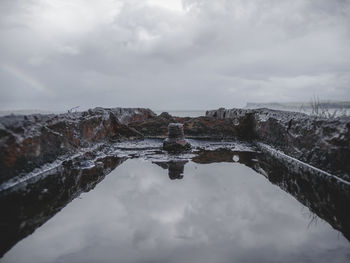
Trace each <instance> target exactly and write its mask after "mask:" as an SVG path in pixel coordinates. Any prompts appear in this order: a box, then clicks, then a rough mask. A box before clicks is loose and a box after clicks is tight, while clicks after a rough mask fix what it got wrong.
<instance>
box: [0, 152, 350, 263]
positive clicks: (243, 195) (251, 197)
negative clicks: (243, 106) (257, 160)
mask: <svg viewBox="0 0 350 263" xmlns="http://www.w3.org/2000/svg"><path fill="white" fill-rule="evenodd" d="M179 178H180V177H179ZM0 261H1V262H16V263H19V262H26V263H27V262H28V263H30V262H35V263H40V262H350V244H349V242H348V241H347V240H346V239H345V238H344V237H343V236H342V235H341V234H340V233H339V232H338V231H336V230H334V229H333V228H332V227H331V226H330V225H329V224H328V223H326V222H325V221H323V220H322V219H320V218H318V217H317V216H315V215H314V214H312V213H311V212H310V211H309V210H308V208H307V207H305V206H303V205H302V204H301V203H299V202H298V201H297V200H296V199H294V197H292V196H291V195H289V194H288V193H286V192H284V191H283V190H281V189H280V188H279V187H278V186H276V185H273V184H271V183H270V182H269V181H268V180H267V179H266V178H265V177H264V176H262V175H260V174H258V173H256V172H255V171H254V170H252V169H250V168H248V167H246V166H244V165H243V164H239V163H212V164H196V163H193V162H189V163H187V164H186V165H185V169H184V176H183V178H182V179H175V180H171V179H170V178H169V176H168V171H167V170H165V169H163V168H162V167H160V166H158V165H156V164H153V163H151V162H150V161H144V160H141V159H134V160H128V161H126V162H124V163H123V164H122V165H121V166H119V167H118V168H116V169H115V170H114V171H113V172H111V173H110V174H109V175H108V176H106V178H105V179H104V180H103V181H102V182H101V183H99V184H98V185H97V186H96V187H95V188H94V189H93V190H91V191H90V192H88V193H83V194H81V195H80V197H79V198H77V199H75V200H73V201H72V202H71V203H69V204H68V205H67V206H66V207H64V208H63V209H62V210H61V211H60V212H59V213H57V214H56V215H55V216H54V217H52V218H51V219H50V220H49V221H47V222H46V223H45V224H44V225H43V226H41V227H39V228H38V229H36V231H35V232H34V233H33V234H32V235H30V236H28V237H27V238H25V239H23V240H22V241H20V242H19V243H17V244H16V245H15V246H14V247H13V248H12V249H11V250H10V251H8V252H7V253H6V254H5V256H4V257H3V258H2V259H1V260H0Z"/></svg>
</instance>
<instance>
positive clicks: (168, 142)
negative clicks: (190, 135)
mask: <svg viewBox="0 0 350 263" xmlns="http://www.w3.org/2000/svg"><path fill="white" fill-rule="evenodd" d="M163 149H164V150H166V151H168V152H171V153H180V152H185V151H189V150H190V149H191V144H189V142H188V141H186V140H185V136H184V126H183V124H181V123H170V124H169V125H168V138H166V139H165V140H164V142H163Z"/></svg>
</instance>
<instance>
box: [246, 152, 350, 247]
mask: <svg viewBox="0 0 350 263" xmlns="http://www.w3.org/2000/svg"><path fill="white" fill-rule="evenodd" d="M259 168H261V169H262V170H263V171H264V172H265V176H266V177H267V179H269V181H270V182H271V183H273V184H276V185H278V186H279V187H280V188H282V189H283V190H285V191H286V192H288V193H290V194H291V195H293V196H294V197H295V198H296V199H297V200H298V201H299V202H301V203H302V204H304V205H305V206H307V207H308V208H309V209H310V211H311V212H312V213H315V214H317V215H318V216H319V217H320V218H322V219H324V220H326V221H327V222H328V223H329V224H330V225H332V226H333V227H334V228H335V229H337V230H339V231H341V232H342V233H343V234H344V236H345V237H346V238H347V239H348V240H349V241H350V211H349V207H350V184H349V183H345V182H342V181H340V180H337V179H335V178H334V177H331V176H328V175H327V174H326V173H323V172H321V171H318V170H314V169H311V168H310V167H309V166H307V165H302V164H300V163H299V162H297V161H293V160H290V159H286V158H281V157H280V156H277V155H272V154H270V153H268V152H266V151H263V154H261V155H260V157H259ZM253 169H255V170H256V171H257V172H260V173H261V170H260V169H256V167H253Z"/></svg>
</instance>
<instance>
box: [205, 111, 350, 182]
mask: <svg viewBox="0 0 350 263" xmlns="http://www.w3.org/2000/svg"><path fill="white" fill-rule="evenodd" d="M206 115H207V116H208V117H213V118H215V119H230V120H231V121H232V122H233V123H236V124H237V125H238V126H240V125H241V124H242V122H245V123H246V125H247V127H246V129H247V131H249V134H248V137H249V138H250V139H251V138H253V139H255V140H257V141H260V142H264V143H266V144H268V145H271V146H273V147H275V148H277V149H280V150H282V151H283V152H284V153H286V154H288V155H290V156H292V157H295V158H297V159H299V160H301V161H304V162H306V163H308V164H311V165H313V166H315V167H318V168H320V169H323V170H325V171H328V172H331V173H333V174H336V175H339V176H341V177H343V178H346V179H348V180H349V174H350V117H343V118H335V119H325V118H316V117H311V116H308V115H306V114H302V113H295V112H285V111H275V110H268V109H256V110H244V109H230V110H226V109H223V108H221V109H218V110H213V111H207V113H206Z"/></svg>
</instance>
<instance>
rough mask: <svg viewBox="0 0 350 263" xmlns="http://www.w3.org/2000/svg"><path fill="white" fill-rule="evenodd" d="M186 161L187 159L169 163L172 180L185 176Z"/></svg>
mask: <svg viewBox="0 0 350 263" xmlns="http://www.w3.org/2000/svg"><path fill="white" fill-rule="evenodd" d="M186 163H187V161H170V162H169V163H168V165H169V166H168V169H169V172H168V173H169V178H170V179H171V180H174V179H182V178H183V177H184V176H183V173H184V168H185V164H186Z"/></svg>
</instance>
